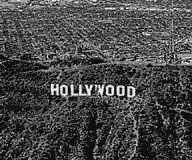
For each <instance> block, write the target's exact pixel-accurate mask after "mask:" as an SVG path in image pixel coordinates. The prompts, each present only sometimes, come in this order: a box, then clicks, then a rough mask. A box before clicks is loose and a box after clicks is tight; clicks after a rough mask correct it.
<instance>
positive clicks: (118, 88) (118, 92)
mask: <svg viewBox="0 0 192 160" xmlns="http://www.w3.org/2000/svg"><path fill="white" fill-rule="evenodd" d="M120 90H121V93H120ZM117 95H118V96H124V95H125V86H117Z"/></svg>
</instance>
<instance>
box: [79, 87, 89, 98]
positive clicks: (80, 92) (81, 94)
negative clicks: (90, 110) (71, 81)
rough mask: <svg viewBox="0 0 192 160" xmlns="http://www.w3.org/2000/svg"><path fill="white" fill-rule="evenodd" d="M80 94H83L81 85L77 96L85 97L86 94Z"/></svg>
mask: <svg viewBox="0 0 192 160" xmlns="http://www.w3.org/2000/svg"><path fill="white" fill-rule="evenodd" d="M82 92H83V88H82V85H79V96H87V94H86V93H82Z"/></svg>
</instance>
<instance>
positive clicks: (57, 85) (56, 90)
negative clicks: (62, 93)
mask: <svg viewBox="0 0 192 160" xmlns="http://www.w3.org/2000/svg"><path fill="white" fill-rule="evenodd" d="M55 92H56V95H57V96H58V95H59V84H56V87H55V85H54V84H51V95H55Z"/></svg>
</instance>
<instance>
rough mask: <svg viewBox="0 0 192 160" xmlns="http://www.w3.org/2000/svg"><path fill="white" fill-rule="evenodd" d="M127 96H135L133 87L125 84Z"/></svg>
mask: <svg viewBox="0 0 192 160" xmlns="http://www.w3.org/2000/svg"><path fill="white" fill-rule="evenodd" d="M127 97H130V98H132V97H135V87H132V86H127Z"/></svg>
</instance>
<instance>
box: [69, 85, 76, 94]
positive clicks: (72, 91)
mask: <svg viewBox="0 0 192 160" xmlns="http://www.w3.org/2000/svg"><path fill="white" fill-rule="evenodd" d="M70 88H71V96H78V93H74V85H73V84H71V86H70Z"/></svg>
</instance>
